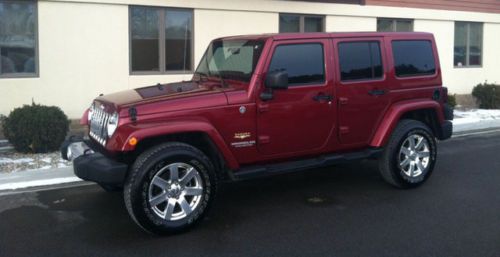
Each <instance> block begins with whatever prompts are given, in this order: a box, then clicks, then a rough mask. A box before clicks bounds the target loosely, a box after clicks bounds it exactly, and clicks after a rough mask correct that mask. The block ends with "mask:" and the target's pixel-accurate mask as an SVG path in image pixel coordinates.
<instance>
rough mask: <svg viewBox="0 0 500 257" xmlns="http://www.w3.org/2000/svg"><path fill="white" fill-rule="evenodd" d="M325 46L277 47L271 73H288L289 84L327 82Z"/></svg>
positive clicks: (299, 45)
mask: <svg viewBox="0 0 500 257" xmlns="http://www.w3.org/2000/svg"><path fill="white" fill-rule="evenodd" d="M324 67H325V65H324V55H323V45H321V44H317V43H314V44H296V45H280V46H278V47H276V49H275V50H274V54H273V59H272V60H271V64H270V65H269V71H276V70H285V71H287V72H288V84H289V85H290V86H293V85H299V84H311V83H322V82H324V81H325V70H324Z"/></svg>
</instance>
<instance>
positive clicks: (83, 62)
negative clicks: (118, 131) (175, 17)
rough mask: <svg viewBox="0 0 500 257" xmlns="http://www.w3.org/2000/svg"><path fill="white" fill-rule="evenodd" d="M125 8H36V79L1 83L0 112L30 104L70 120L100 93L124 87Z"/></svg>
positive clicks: (42, 5)
mask: <svg viewBox="0 0 500 257" xmlns="http://www.w3.org/2000/svg"><path fill="white" fill-rule="evenodd" d="M127 10H128V9H127V7H126V6H124V5H100V4H78V3H57V2H43V1H42V2H39V3H38V27H39V32H38V34H39V39H38V44H39V63H40V65H39V67H40V68H39V69H40V74H39V75H40V76H39V77H38V78H22V79H21V78H15V79H3V78H2V79H0V95H1V96H2V101H1V103H0V113H2V114H8V112H9V111H11V110H12V109H13V108H14V107H18V106H20V105H22V104H29V103H31V101H32V99H34V101H35V102H36V103H43V104H47V105H57V106H60V107H61V108H62V109H63V110H64V111H65V112H66V114H67V115H69V116H70V117H71V118H76V117H79V116H80V115H81V113H83V112H82V110H83V108H85V107H87V106H88V105H89V104H90V102H91V100H92V99H93V98H94V97H95V96H97V95H98V94H99V93H109V92H113V91H116V90H121V89H123V88H124V87H125V88H126V87H127V84H128V55H127V51H128V50H127V49H128V13H127Z"/></svg>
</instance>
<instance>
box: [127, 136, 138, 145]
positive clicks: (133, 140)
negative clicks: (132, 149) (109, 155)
mask: <svg viewBox="0 0 500 257" xmlns="http://www.w3.org/2000/svg"><path fill="white" fill-rule="evenodd" d="M128 144H129V145H131V146H134V145H137V138H135V137H131V138H130V139H129V140H128Z"/></svg>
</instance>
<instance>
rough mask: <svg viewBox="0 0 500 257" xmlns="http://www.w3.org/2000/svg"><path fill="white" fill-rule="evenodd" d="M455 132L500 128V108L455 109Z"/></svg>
mask: <svg viewBox="0 0 500 257" xmlns="http://www.w3.org/2000/svg"><path fill="white" fill-rule="evenodd" d="M454 114H455V118H454V120H453V132H462V131H468V130H480V129H488V128H500V110H483V109H473V110H467V111H460V110H455V111H454Z"/></svg>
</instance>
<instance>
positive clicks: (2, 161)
mask: <svg viewBox="0 0 500 257" xmlns="http://www.w3.org/2000/svg"><path fill="white" fill-rule="evenodd" d="M33 161H35V160H34V159H32V158H20V159H11V158H5V157H0V164H10V163H14V164H20V163H30V162H33Z"/></svg>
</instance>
